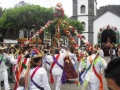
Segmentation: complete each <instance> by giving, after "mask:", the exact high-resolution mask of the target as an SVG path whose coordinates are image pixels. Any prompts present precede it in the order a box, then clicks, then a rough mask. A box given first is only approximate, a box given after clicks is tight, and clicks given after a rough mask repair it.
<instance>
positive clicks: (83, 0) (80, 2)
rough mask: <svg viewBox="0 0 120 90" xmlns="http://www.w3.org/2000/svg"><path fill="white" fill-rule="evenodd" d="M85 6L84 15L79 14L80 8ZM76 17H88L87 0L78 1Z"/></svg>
mask: <svg viewBox="0 0 120 90" xmlns="http://www.w3.org/2000/svg"><path fill="white" fill-rule="evenodd" d="M82 5H85V13H84V14H81V10H80V9H81V6H82ZM78 15H88V0H78Z"/></svg>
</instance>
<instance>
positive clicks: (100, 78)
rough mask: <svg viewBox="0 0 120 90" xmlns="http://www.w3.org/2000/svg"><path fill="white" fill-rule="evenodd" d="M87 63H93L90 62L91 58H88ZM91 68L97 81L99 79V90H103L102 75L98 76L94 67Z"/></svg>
mask: <svg viewBox="0 0 120 90" xmlns="http://www.w3.org/2000/svg"><path fill="white" fill-rule="evenodd" d="M89 61H90V63H91V64H92V62H93V61H92V56H90V58H89ZM92 68H93V71H94V73H95V75H96V76H97V77H98V79H99V81H100V87H99V90H103V82H102V75H101V74H100V75H99V74H98V73H97V71H96V69H95V66H94V65H93V67H92Z"/></svg>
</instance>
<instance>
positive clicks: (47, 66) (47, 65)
mask: <svg viewBox="0 0 120 90" xmlns="http://www.w3.org/2000/svg"><path fill="white" fill-rule="evenodd" d="M50 59H52V56H51V55H47V56H46V68H47V70H50V69H51V64H52V63H50ZM47 62H48V63H50V65H49V64H48V63H47Z"/></svg>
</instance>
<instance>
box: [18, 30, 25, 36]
mask: <svg viewBox="0 0 120 90" xmlns="http://www.w3.org/2000/svg"><path fill="white" fill-rule="evenodd" d="M19 38H24V31H23V30H20V31H19Z"/></svg>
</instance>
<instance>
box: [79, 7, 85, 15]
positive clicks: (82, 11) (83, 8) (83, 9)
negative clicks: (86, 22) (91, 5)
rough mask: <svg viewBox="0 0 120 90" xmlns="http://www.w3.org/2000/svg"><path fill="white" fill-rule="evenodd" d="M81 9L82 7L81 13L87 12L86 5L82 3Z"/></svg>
mask: <svg viewBox="0 0 120 90" xmlns="http://www.w3.org/2000/svg"><path fill="white" fill-rule="evenodd" d="M80 9H81V13H85V5H82V6H81V8H80Z"/></svg>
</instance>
